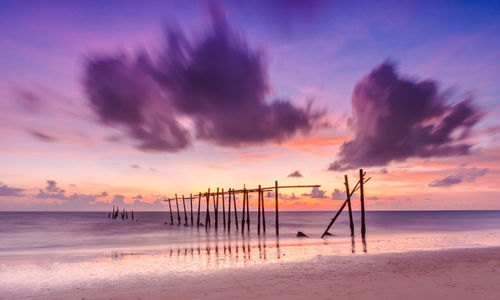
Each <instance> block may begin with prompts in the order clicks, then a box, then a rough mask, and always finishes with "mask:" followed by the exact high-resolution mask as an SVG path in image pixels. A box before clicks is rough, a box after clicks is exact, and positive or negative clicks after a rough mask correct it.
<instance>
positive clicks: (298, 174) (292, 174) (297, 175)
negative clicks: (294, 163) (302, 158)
mask: <svg viewBox="0 0 500 300" xmlns="http://www.w3.org/2000/svg"><path fill="white" fill-rule="evenodd" d="M287 177H304V176H302V174H301V173H300V171H299V170H297V171H295V172H293V173H291V174H289V175H288V176H287Z"/></svg>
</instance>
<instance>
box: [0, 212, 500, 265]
mask: <svg viewBox="0 0 500 300" xmlns="http://www.w3.org/2000/svg"><path fill="white" fill-rule="evenodd" d="M333 215H334V213H332V212H317V211H299V212H290V211H283V212H280V214H279V221H280V226H279V228H280V235H279V240H277V239H276V235H275V214H274V212H266V218H265V220H266V233H265V234H264V232H263V228H261V234H260V235H258V232H257V223H258V222H257V212H250V230H249V231H247V225H245V232H244V233H243V234H242V233H241V212H240V213H239V215H238V223H239V224H238V229H239V230H236V227H235V220H234V214H232V216H231V229H230V230H228V229H227V228H226V229H225V228H224V226H223V216H222V214H219V216H218V217H219V220H218V223H219V224H218V228H217V229H216V228H215V217H214V215H213V214H212V215H211V227H209V228H205V227H204V226H200V227H199V228H198V227H197V226H196V223H197V214H196V212H195V213H194V214H193V226H191V217H190V213H189V212H188V213H187V219H188V225H189V226H184V224H185V216H184V214H183V213H181V215H180V219H181V223H180V225H178V218H177V214H176V213H174V215H173V219H174V225H171V224H170V216H169V214H168V213H165V212H135V218H134V220H132V219H131V216H130V215H129V219H126V220H122V219H121V218H119V219H115V220H113V219H108V213H107V212H0V240H1V243H0V257H8V256H22V255H47V254H68V253H78V252H83V253H91V252H102V251H110V250H111V251H112V250H122V249H125V250H126V249H132V250H133V249H137V250H153V251H154V250H165V249H167V250H168V249H179V248H188V249H191V248H196V249H197V248H204V249H206V248H207V247H211V246H214V245H217V244H218V243H221V244H222V243H225V244H227V245H231V244H233V243H234V244H235V245H237V244H239V243H241V242H242V241H243V240H244V241H245V243H246V244H249V245H251V246H252V245H255V244H256V243H257V244H258V242H259V240H260V241H262V240H263V239H265V240H266V241H269V242H278V243H279V244H281V245H282V246H286V245H295V244H316V243H320V244H331V245H335V244H343V243H351V242H352V240H351V239H350V229H349V219H348V214H347V212H343V213H342V214H341V216H340V217H339V219H338V220H337V221H336V222H335V224H334V225H333V226H332V228H331V229H330V233H332V234H333V236H329V237H328V238H326V239H320V238H319V237H320V236H321V234H322V233H323V231H324V230H325V228H326V226H327V225H328V223H329V222H330V220H331V218H332V217H333ZM353 217H354V224H355V235H356V237H359V236H360V223H361V222H360V212H357V211H355V212H353ZM226 218H227V215H226ZM227 219H228V218H227ZM200 220H201V221H200V222H201V223H205V222H204V221H205V214H204V213H201V214H200ZM226 221H227V220H226ZM366 228H367V235H366V236H367V239H366V242H368V243H369V242H371V243H373V244H374V245H373V246H374V248H372V249H373V251H371V252H373V253H375V252H377V253H378V252H391V251H410V250H428V249H434V248H435V249H442V248H456V247H471V246H482V245H483V246H488V245H491V244H496V243H499V242H500V241H499V240H498V235H495V234H496V233H497V232H498V231H500V211H368V212H366ZM298 231H301V232H304V233H305V234H307V235H308V236H309V238H301V239H299V238H297V237H296V234H297V232H298ZM490 236H491V239H490ZM417 237H421V239H422V241H421V243H420V244H415V245H413V246H410V245H404V244H401V245H398V244H397V243H395V242H394V243H393V245H387V248H380V247H375V246H377V245H376V244H377V243H380V242H381V241H384V240H400V242H403V241H404V240H405V239H415V238H417ZM437 238H441V239H442V240H441V241H436V244H434V243H435V241H434V240H435V239H437ZM425 239H428V240H429V241H428V242H425V243H423V242H424V240H425Z"/></svg>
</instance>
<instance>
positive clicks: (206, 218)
mask: <svg viewBox="0 0 500 300" xmlns="http://www.w3.org/2000/svg"><path fill="white" fill-rule="evenodd" d="M207 226H210V188H209V189H208V192H207V214H206V215H205V228H207Z"/></svg>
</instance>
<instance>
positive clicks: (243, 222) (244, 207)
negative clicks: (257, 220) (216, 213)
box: [241, 189, 247, 233]
mask: <svg viewBox="0 0 500 300" xmlns="http://www.w3.org/2000/svg"><path fill="white" fill-rule="evenodd" d="M246 194H247V192H246V189H243V210H242V212H243V214H242V215H241V232H242V233H243V232H244V231H245V209H246V202H245V201H246Z"/></svg>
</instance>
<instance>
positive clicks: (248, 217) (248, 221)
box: [246, 191, 250, 232]
mask: <svg viewBox="0 0 500 300" xmlns="http://www.w3.org/2000/svg"><path fill="white" fill-rule="evenodd" d="M246 192H247V232H250V204H249V202H250V201H249V199H248V198H249V197H248V191H246Z"/></svg>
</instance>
